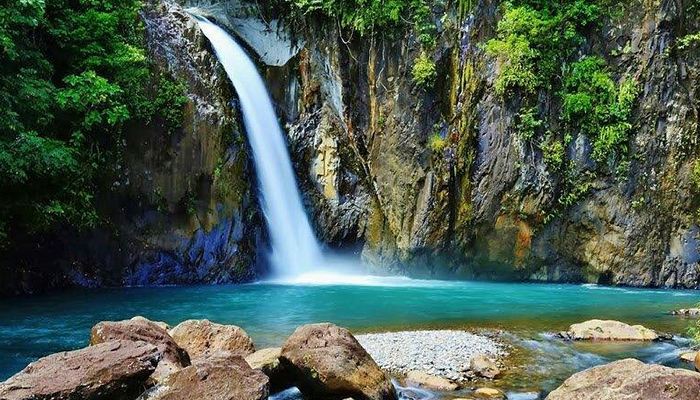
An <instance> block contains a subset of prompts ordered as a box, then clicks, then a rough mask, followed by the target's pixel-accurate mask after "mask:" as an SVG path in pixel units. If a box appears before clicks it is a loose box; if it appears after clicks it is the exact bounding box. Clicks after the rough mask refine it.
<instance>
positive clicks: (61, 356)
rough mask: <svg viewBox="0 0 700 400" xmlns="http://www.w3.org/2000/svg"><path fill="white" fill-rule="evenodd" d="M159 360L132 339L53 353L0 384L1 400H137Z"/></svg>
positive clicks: (149, 346) (151, 347)
mask: <svg viewBox="0 0 700 400" xmlns="http://www.w3.org/2000/svg"><path fill="white" fill-rule="evenodd" d="M160 357H161V353H160V351H159V350H158V348H156V346H154V345H152V344H148V343H146V342H137V341H130V340H117V341H112V342H107V343H102V344H98V345H95V346H90V347H87V348H84V349H81V350H75V351H69V352H63V353H56V354H52V355H50V356H47V357H44V358H41V359H39V360H38V361H36V362H33V363H31V364H29V365H28V366H27V367H26V368H25V369H24V370H22V371H21V372H20V373H18V374H17V375H15V376H13V377H11V378H10V379H8V380H7V381H5V382H2V383H0V399H3V400H74V399H82V400H104V399H133V398H136V396H138V394H139V393H141V392H142V391H143V389H144V388H145V387H146V380H147V379H148V377H149V376H150V375H151V373H153V371H154V370H155V369H156V365H158V362H159V360H160Z"/></svg>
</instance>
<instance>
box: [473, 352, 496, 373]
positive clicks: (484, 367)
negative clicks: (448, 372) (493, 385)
mask: <svg viewBox="0 0 700 400" xmlns="http://www.w3.org/2000/svg"><path fill="white" fill-rule="evenodd" d="M470 369H471V370H472V371H473V372H474V373H475V374H476V376H481V377H484V378H488V379H494V378H496V377H497V376H498V375H500V374H501V370H500V369H498V367H497V366H496V363H495V362H493V361H491V360H490V359H489V358H488V357H487V356H486V355H485V354H477V355H476V356H474V358H472V361H471V364H470Z"/></svg>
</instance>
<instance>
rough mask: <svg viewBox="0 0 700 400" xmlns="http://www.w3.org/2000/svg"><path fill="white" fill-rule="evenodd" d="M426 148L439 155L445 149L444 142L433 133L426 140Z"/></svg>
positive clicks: (445, 142)
mask: <svg viewBox="0 0 700 400" xmlns="http://www.w3.org/2000/svg"><path fill="white" fill-rule="evenodd" d="M428 146H429V147H430V148H431V149H432V150H433V151H434V152H436V153H439V152H441V151H443V150H444V149H445V147H447V140H445V139H444V138H443V137H442V136H440V134H439V133H434V134H432V135H430V137H429V138H428Z"/></svg>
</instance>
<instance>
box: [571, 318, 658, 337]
mask: <svg viewBox="0 0 700 400" xmlns="http://www.w3.org/2000/svg"><path fill="white" fill-rule="evenodd" d="M562 336H563V337H565V338H568V339H571V340H639V341H651V340H659V339H660V337H659V334H658V333H657V332H654V331H653V330H651V329H648V328H645V327H643V326H642V325H628V324H625V323H624V322H620V321H612V320H600V319H592V320H589V321H585V322H581V323H579V324H573V325H571V326H570V327H569V331H568V332H564V333H562Z"/></svg>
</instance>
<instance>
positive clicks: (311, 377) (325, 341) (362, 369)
mask: <svg viewBox="0 0 700 400" xmlns="http://www.w3.org/2000/svg"><path fill="white" fill-rule="evenodd" d="M282 362H283V363H286V364H288V365H289V366H290V367H291V369H292V371H293V373H294V375H295V381H296V382H297V387H299V389H300V390H301V391H302V392H303V393H304V394H306V395H308V396H310V397H312V398H323V399H344V398H347V397H352V398H353V399H355V400H395V399H396V391H395V390H394V386H393V385H392V384H391V381H390V379H389V376H388V375H387V374H386V373H385V372H384V371H382V370H381V369H380V368H379V366H378V365H377V363H376V362H375V361H374V360H373V359H372V357H371V356H370V355H369V354H368V353H367V351H365V349H364V348H363V347H362V346H361V345H360V343H359V342H358V341H357V339H355V337H354V336H353V335H352V334H351V333H350V332H349V331H348V330H347V329H344V328H340V327H338V326H336V325H333V324H329V323H322V324H311V325H304V326H301V327H299V328H297V329H296V330H295V331H294V333H293V334H292V335H291V336H290V337H289V339H287V341H286V343H285V344H284V347H283V348H282Z"/></svg>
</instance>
